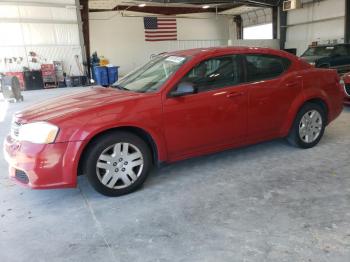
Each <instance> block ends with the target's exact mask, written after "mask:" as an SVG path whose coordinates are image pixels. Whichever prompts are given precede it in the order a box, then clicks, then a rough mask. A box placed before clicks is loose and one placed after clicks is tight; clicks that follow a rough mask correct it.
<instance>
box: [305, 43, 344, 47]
mask: <svg viewBox="0 0 350 262" xmlns="http://www.w3.org/2000/svg"><path fill="white" fill-rule="evenodd" d="M341 45H347V46H350V44H348V43H341V44H329V45H326V44H322V45H316V46H310V47H327V46H341Z"/></svg>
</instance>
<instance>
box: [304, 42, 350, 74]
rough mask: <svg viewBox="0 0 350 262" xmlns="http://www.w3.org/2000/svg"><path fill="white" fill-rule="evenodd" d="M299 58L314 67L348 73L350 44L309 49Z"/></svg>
mask: <svg viewBox="0 0 350 262" xmlns="http://www.w3.org/2000/svg"><path fill="white" fill-rule="evenodd" d="M301 58H303V59H305V60H306V61H308V62H309V63H310V64H312V65H314V66H315V67H323V68H334V69H336V70H337V71H338V73H346V72H349V71H350V44H336V45H319V46H311V47H309V48H308V49H307V50H306V51H305V53H304V54H302V55H301Z"/></svg>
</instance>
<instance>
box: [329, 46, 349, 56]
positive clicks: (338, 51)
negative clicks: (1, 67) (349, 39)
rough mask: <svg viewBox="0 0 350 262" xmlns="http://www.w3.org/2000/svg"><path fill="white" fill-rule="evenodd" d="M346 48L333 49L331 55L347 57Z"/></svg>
mask: <svg viewBox="0 0 350 262" xmlns="http://www.w3.org/2000/svg"><path fill="white" fill-rule="evenodd" d="M347 49H348V48H347V47H346V46H344V45H339V46H337V47H336V48H335V50H334V51H333V54H335V55H341V56H346V55H348V50H347Z"/></svg>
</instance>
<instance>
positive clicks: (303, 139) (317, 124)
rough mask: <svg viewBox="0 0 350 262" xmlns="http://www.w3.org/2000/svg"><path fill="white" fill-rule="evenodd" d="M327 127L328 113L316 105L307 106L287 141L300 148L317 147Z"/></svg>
mask: <svg viewBox="0 0 350 262" xmlns="http://www.w3.org/2000/svg"><path fill="white" fill-rule="evenodd" d="M325 127H326V113H325V111H324V110H323V108H322V107H321V106H319V105H318V104H314V103H307V104H305V105H304V106H303V107H302V108H301V109H300V110H299V112H298V114H297V116H296V118H295V120H294V123H293V126H292V129H291V130H290V132H289V135H288V137H287V140H288V142H289V143H290V144H292V145H294V146H297V147H300V148H311V147H314V146H315V145H317V144H318V143H319V142H320V140H321V138H322V136H323V133H324V130H325Z"/></svg>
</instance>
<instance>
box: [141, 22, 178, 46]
mask: <svg viewBox="0 0 350 262" xmlns="http://www.w3.org/2000/svg"><path fill="white" fill-rule="evenodd" d="M143 24H144V27H145V40H146V41H150V42H156V41H169V40H177V25H176V18H160V17H144V18H143Z"/></svg>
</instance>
